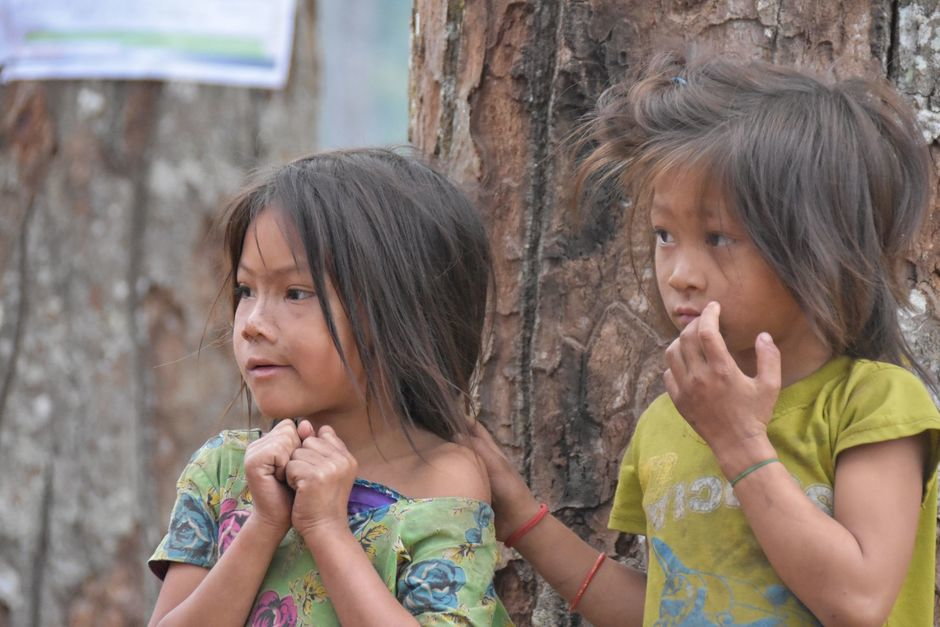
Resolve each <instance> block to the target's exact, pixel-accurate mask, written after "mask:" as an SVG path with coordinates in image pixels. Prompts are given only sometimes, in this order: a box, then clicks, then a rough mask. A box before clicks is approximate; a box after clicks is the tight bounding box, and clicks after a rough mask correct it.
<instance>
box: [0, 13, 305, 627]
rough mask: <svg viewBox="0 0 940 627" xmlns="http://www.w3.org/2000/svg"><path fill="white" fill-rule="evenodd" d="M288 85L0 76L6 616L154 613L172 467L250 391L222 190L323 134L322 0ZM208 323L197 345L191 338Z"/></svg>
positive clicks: (110, 621) (104, 618)
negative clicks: (231, 317)
mask: <svg viewBox="0 0 940 627" xmlns="http://www.w3.org/2000/svg"><path fill="white" fill-rule="evenodd" d="M298 4H299V5H301V7H302V8H301V9H300V10H299V12H298V18H297V30H296V32H295V45H294V63H293V70H292V75H291V79H290V82H289V85H288V87H287V88H286V89H285V90H284V91H281V92H268V91H259V90H247V89H240V88H230V87H210V86H200V85H194V84H183V83H166V84H164V83H154V82H99V81H95V82H91V81H83V82H78V81H61V82H44V83H29V82H24V83H13V84H10V85H6V86H3V87H0V102H2V109H0V207H2V208H0V297H2V300H0V476H2V477H3V480H2V483H0V503H2V509H0V520H2V524H0V625H6V624H10V625H14V626H17V627H19V626H27V625H30V626H38V625H75V626H84V625H89V626H90V625H131V624H141V623H143V622H144V621H145V620H146V617H147V616H148V615H149V612H150V609H151V608H152V607H153V600H154V598H155V593H156V590H157V580H156V578H155V577H153V576H152V575H151V574H150V573H149V571H148V570H147V567H146V565H145V561H146V558H147V556H148V555H149V554H150V552H151V551H152V550H153V548H154V547H155V545H156V543H157V542H158V541H159V539H160V537H161V535H162V534H163V533H164V532H165V529H166V524H167V520H168V516H169V511H170V508H171V506H172V502H173V499H174V497H175V491H174V486H173V478H175V477H176V476H177V475H178V473H179V472H180V470H181V469H182V467H183V465H184V464H185V462H186V459H187V457H188V455H190V454H191V453H192V451H194V450H195V449H196V448H197V447H198V446H199V445H200V444H201V443H202V442H203V441H205V440H206V439H207V438H208V437H209V435H210V434H211V433H212V432H215V431H217V430H218V429H219V428H220V426H222V424H223V422H225V421H238V422H240V419H232V418H226V419H223V417H222V413H223V412H222V410H223V408H224V407H225V406H226V405H227V404H228V402H229V401H230V400H231V399H233V398H234V397H235V395H236V393H237V391H238V388H239V382H238V374H237V371H236V370H235V368H234V365H233V361H232V359H231V356H230V351H229V350H228V337H227V335H228V334H227V328H228V327H227V324H228V322H227V320H228V314H229V312H228V311H227V309H226V302H227V295H225V294H221V298H220V299H219V305H218V307H217V313H218V314H219V315H217V316H215V317H214V318H213V320H212V322H211V323H210V324H208V326H206V324H207V320H208V315H209V310H210V307H211V305H212V304H213V302H214V301H215V299H216V297H217V295H219V290H220V287H221V284H222V267H221V257H220V256H219V255H218V254H217V252H218V250H219V245H218V234H217V233H215V232H214V231H213V230H212V229H211V228H210V224H211V221H212V218H213V217H214V216H215V214H216V211H217V209H218V207H219V204H220V201H221V200H222V199H223V198H224V197H225V196H228V195H231V194H233V193H234V192H235V191H237V189H238V187H239V186H240V185H241V184H242V181H243V176H244V174H245V172H246V171H247V170H248V169H249V168H253V167H255V166H257V165H258V164H259V163H265V162H268V161H283V160H284V159H286V158H288V157H292V156H296V155H298V154H300V153H303V152H309V151H310V150H311V149H312V148H313V146H314V128H315V110H314V104H315V98H314V97H313V95H314V94H315V93H316V81H315V78H316V67H315V63H314V60H315V54H314V40H313V31H314V16H313V8H312V6H313V3H312V2H300V3H298ZM202 338H204V342H203V344H202V345H203V346H204V348H203V349H202V351H201V354H199V355H195V354H191V352H192V350H193V347H195V346H199V345H200V340H201V339H202Z"/></svg>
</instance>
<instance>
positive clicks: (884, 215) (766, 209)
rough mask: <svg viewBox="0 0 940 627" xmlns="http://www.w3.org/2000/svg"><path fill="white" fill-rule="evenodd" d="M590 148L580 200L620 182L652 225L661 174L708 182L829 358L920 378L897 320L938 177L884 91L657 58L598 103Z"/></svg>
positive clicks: (750, 65)
mask: <svg viewBox="0 0 940 627" xmlns="http://www.w3.org/2000/svg"><path fill="white" fill-rule="evenodd" d="M693 57H694V55H693ZM586 134H587V136H588V137H589V140H590V141H591V142H592V145H593V146H594V148H593V149H592V151H591V152H590V154H589V155H588V157H587V158H586V159H585V160H584V161H583V164H582V167H581V169H580V172H579V177H578V189H579V194H580V192H581V191H582V190H584V189H585V188H589V187H592V186H597V185H600V184H603V183H604V182H605V181H606V182H608V183H609V182H611V181H615V182H616V183H617V184H618V185H619V187H621V189H622V190H624V191H625V193H626V195H627V197H628V199H629V200H630V202H629V203H628V211H631V212H634V213H635V212H638V211H640V212H642V211H644V210H645V211H648V209H649V202H650V200H651V198H650V195H651V193H652V181H653V179H654V178H655V177H656V176H657V175H658V174H660V173H662V172H664V171H666V170H668V169H670V168H672V167H675V166H679V165H681V166H682V167H686V166H692V167H696V168H702V169H703V170H702V171H705V172H707V173H708V177H709V180H711V181H713V182H714V184H716V185H719V186H720V189H721V190H722V191H723V193H724V194H725V197H726V199H727V201H728V203H729V205H730V209H731V211H733V212H734V213H735V214H736V215H737V216H738V218H739V219H740V220H741V222H742V224H743V225H744V228H745V229H746V231H747V233H748V235H749V236H750V238H751V239H752V240H753V242H754V244H755V245H756V246H757V248H758V250H759V251H760V253H761V255H762V256H763V257H764V259H765V260H766V261H767V263H768V264H769V265H770V266H771V268H773V270H774V271H775V272H776V273H777V275H778V276H779V277H780V279H781V281H782V282H783V284H784V285H785V286H786V287H787V289H789V291H790V292H791V294H792V295H793V297H794V298H795V299H796V301H797V302H798V303H799V305H800V307H801V308H802V309H803V311H804V312H805V313H806V315H807V317H808V318H809V319H810V320H811V322H812V323H813V324H814V326H815V329H816V332H817V333H818V334H819V336H820V338H822V339H823V340H824V341H825V342H826V343H827V344H828V346H829V347H830V348H831V349H832V350H833V352H834V353H835V354H844V355H849V356H851V357H856V358H868V359H877V360H883V361H888V362H891V363H895V364H898V365H903V366H905V367H909V368H910V367H912V368H914V369H915V370H917V371H918V372H919V374H921V376H924V377H926V373H925V372H924V371H923V369H922V368H921V367H920V366H919V365H918V364H917V362H916V360H915V359H914V357H913V355H912V354H911V350H910V348H909V346H908V345H907V343H906V341H905V339H904V336H903V335H902V332H901V326H900V322H899V318H898V308H899V306H903V305H906V304H907V303H908V293H909V289H910V286H909V285H908V280H907V277H906V276H905V270H906V269H907V265H906V259H907V256H908V255H909V254H910V252H911V248H912V245H913V243H914V240H915V238H916V236H917V234H918V229H919V227H920V226H921V224H922V223H923V221H924V219H925V217H926V214H927V211H928V208H929V204H930V175H931V165H930V158H929V154H928V151H927V146H926V144H925V142H924V139H923V136H922V134H921V132H920V130H919V129H918V126H917V123H916V118H915V117H914V115H913V113H912V111H911V110H910V108H909V107H908V106H907V105H906V104H905V103H904V102H903V101H902V100H901V98H900V97H899V96H898V95H897V94H896V93H895V92H894V90H893V89H892V88H891V87H890V86H889V85H888V84H887V83H886V82H884V81H869V80H862V79H851V80H845V81H840V82H836V83H832V84H829V83H826V82H823V81H821V80H819V79H817V78H814V77H813V76H811V75H809V74H807V73H805V72H801V71H798V70H795V69H791V68H785V67H780V66H777V65H772V64H768V63H762V62H746V63H741V62H735V61H733V60H728V59H725V58H716V57H713V56H701V55H700V56H698V57H694V58H686V56H684V55H682V54H678V53H674V52H673V53H661V54H659V55H657V56H655V57H653V59H652V60H651V61H650V63H649V64H648V66H647V67H646V69H645V71H644V73H643V74H642V76H641V77H640V78H639V80H637V81H635V82H631V83H625V84H623V85H619V86H615V87H613V88H611V89H609V90H608V91H607V92H606V93H605V94H604V95H603V96H602V97H601V99H600V101H599V103H598V106H597V110H596V113H595V114H594V116H593V118H592V119H591V120H590V121H589V122H588V125H587V130H586ZM582 196H583V195H582ZM629 221H630V224H632V223H633V217H632V216H631V217H630V220H629ZM926 378H928V379H929V377H926Z"/></svg>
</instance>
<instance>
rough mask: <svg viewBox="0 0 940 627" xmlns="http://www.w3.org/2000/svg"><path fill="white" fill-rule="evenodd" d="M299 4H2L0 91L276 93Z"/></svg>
mask: <svg viewBox="0 0 940 627" xmlns="http://www.w3.org/2000/svg"><path fill="white" fill-rule="evenodd" d="M294 12H295V0H0V64H2V66H3V67H2V70H0V81H2V82H9V81H14V80H27V79H30V80H32V79H39V80H42V79H95V78H99V79H156V80H186V81H197V82H203V83H216V84H225V85H241V86H245V87H266V88H271V89H278V88H281V87H283V86H284V83H285V82H286V81H287V72H288V69H289V67H290V54H291V47H292V40H293V32H294Z"/></svg>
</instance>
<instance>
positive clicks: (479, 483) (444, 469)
mask: <svg viewBox="0 0 940 627" xmlns="http://www.w3.org/2000/svg"><path fill="white" fill-rule="evenodd" d="M421 457H422V458H423V459H418V460H416V461H415V465H416V466H417V468H416V470H418V472H417V473H416V479H418V481H417V482H416V484H417V485H415V486H414V487H413V488H412V492H411V495H412V496H413V497H415V498H441V497H464V498H471V499H476V500H478V501H484V502H486V503H489V502H490V482H489V478H488V477H487V474H486V468H485V466H484V465H483V462H482V460H480V459H479V458H478V457H477V455H476V453H474V452H473V451H472V450H470V449H469V448H467V447H465V446H461V445H459V444H455V443H453V442H447V441H444V440H440V441H439V442H437V443H434V444H433V445H432V446H430V447H428V448H425V449H424V450H422V452H421Z"/></svg>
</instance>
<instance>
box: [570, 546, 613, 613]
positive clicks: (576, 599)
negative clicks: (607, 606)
mask: <svg viewBox="0 0 940 627" xmlns="http://www.w3.org/2000/svg"><path fill="white" fill-rule="evenodd" d="M606 558H607V554H606V553H604V552H603V551H601V553H600V555H598V556H597V560H595V562H594V566H592V567H591V570H589V571H588V574H587V577H585V578H584V582H582V584H581V587H580V588H579V589H578V594H576V595H574V599H572V600H571V605H569V606H568V612H569V613H571V612H574V609H575V608H576V607H578V603H580V602H581V597H583V596H584V593H585V591H586V590H587V589H588V586H589V585H591V580H592V579H594V575H596V574H597V571H598V570H599V569H600V567H601V564H603V563H604V560H605V559H606Z"/></svg>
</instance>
